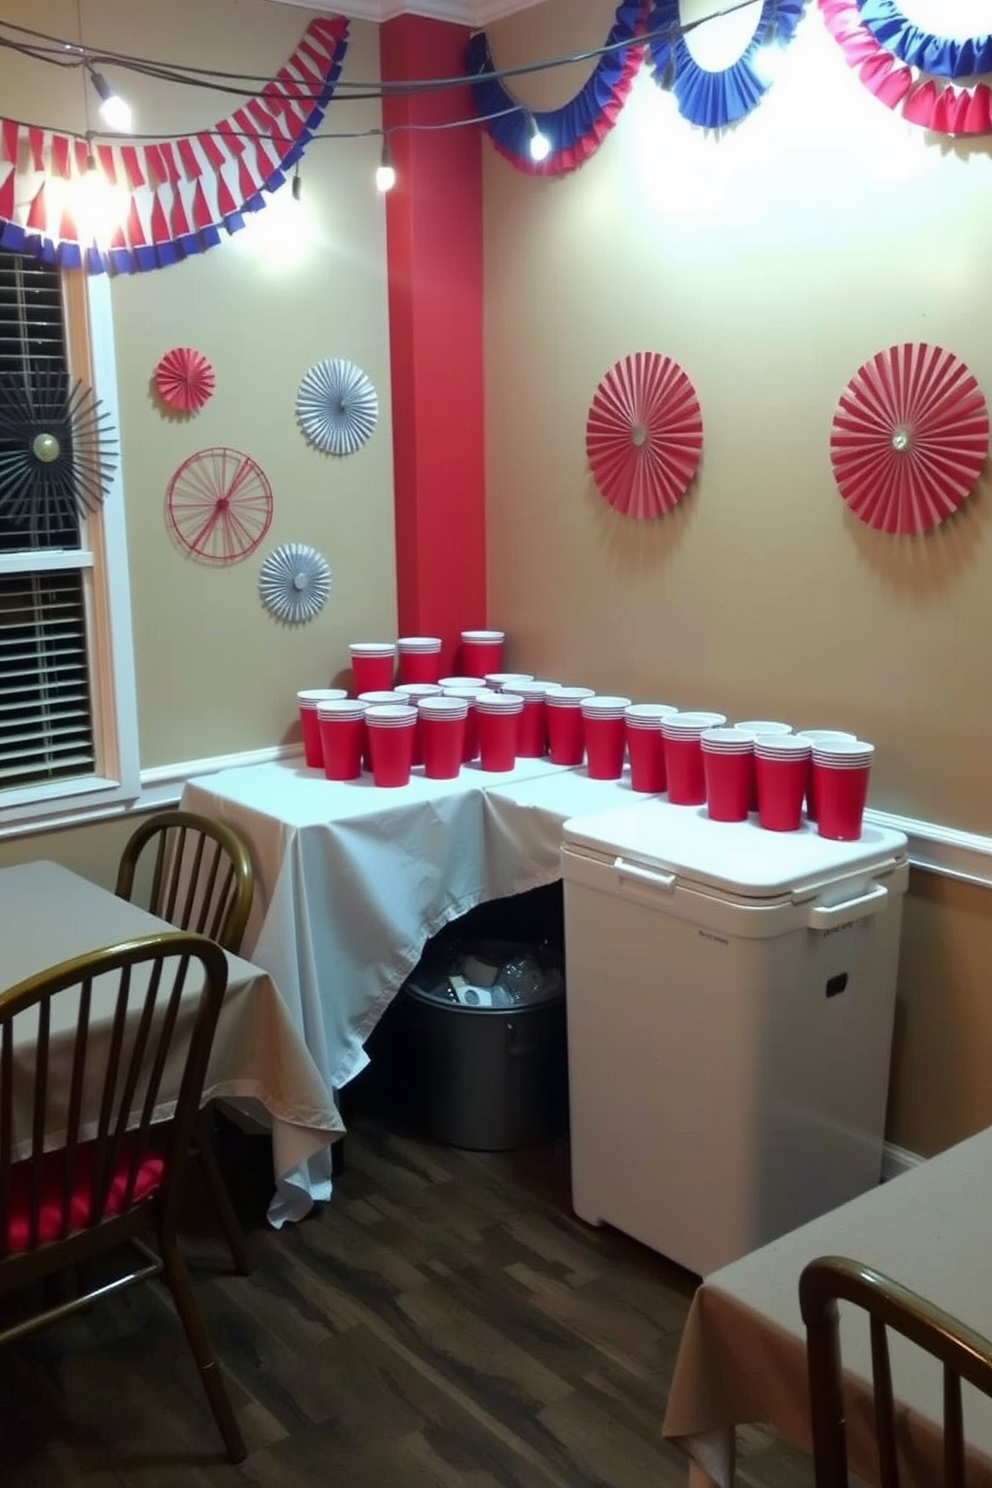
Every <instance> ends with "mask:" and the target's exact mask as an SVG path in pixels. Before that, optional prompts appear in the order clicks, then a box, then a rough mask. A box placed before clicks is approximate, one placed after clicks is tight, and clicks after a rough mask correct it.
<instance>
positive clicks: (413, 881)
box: [182, 760, 562, 1089]
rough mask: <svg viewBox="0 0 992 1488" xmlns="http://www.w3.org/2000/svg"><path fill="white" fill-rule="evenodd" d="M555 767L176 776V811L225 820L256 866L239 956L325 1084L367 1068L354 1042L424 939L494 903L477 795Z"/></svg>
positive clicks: (558, 770) (288, 767) (262, 768)
mask: <svg viewBox="0 0 992 1488" xmlns="http://www.w3.org/2000/svg"><path fill="white" fill-rule="evenodd" d="M561 774H562V767H561V766H556V765H552V764H549V763H548V762H547V761H546V760H520V761H519V762H518V764H517V766H516V768H515V769H513V770H511V771H508V772H506V773H505V774H493V773H488V772H486V771H483V770H481V769H479V768H478V767H477V766H471V765H469V766H466V767H465V768H463V770H462V772H461V774H460V775H459V776H458V777H457V779H455V780H427V779H426V778H425V777H424V776H423V774H422V772H420V771H415V772H414V774H413V776H412V778H411V780H410V783H409V785H406V786H402V787H399V788H397V789H389V790H387V789H381V788H378V789H377V788H376V787H375V786H374V785H373V784H372V781H371V777H369V776H367V775H366V776H363V777H362V778H361V780H356V781H346V782H341V783H338V782H334V781H329V780H326V779H325V778H324V776H323V774H322V773H321V772H319V771H317V770H309V769H307V768H306V767H305V766H303V764H302V763H296V762H279V763H276V764H269V765H259V766H252V767H248V768H242V769H234V770H224V771H221V772H220V773H218V774H216V775H207V776H200V777H198V778H197V779H194V780H191V781H189V783H188V785H187V786H186V790H185V791H184V793H183V801H182V804H183V807H184V808H185V809H187V810H189V811H197V812H201V813H202V814H204V815H206V816H212V817H214V818H216V819H218V820H220V821H223V822H226V823H227V824H228V825H229V826H231V827H233V828H234V829H235V830H236V831H237V832H239V834H240V835H241V836H242V837H243V838H244V839H245V841H246V842H247V844H248V846H249V848H250V850H251V853H252V857H253V859H254V863H255V874H256V903H255V906H254V909H253V914H252V918H251V920H250V922H249V925H248V931H247V934H246V937H245V948H246V951H247V953H248V954H249V955H250V956H252V957H253V958H254V959H255V960H256V961H257V962H258V964H259V965H261V966H264V967H266V968H267V969H268V970H269V971H270V972H271V973H272V975H273V977H274V978H275V980H276V981H277V983H278V985H279V990H280V992H281V993H282V995H283V998H284V1000H285V1001H286V1003H287V1005H288V1007H289V1008H290V1010H291V1012H292V1014H293V1016H294V1018H295V1019H296V1021H297V1025H298V1026H299V1027H300V1028H301V1029H302V1030H303V1033H304V1036H305V1038H306V1041H307V1046H308V1048H309V1049H310V1052H311V1053H312V1054H313V1056H314V1059H315V1060H316V1062H317V1064H318V1066H319V1068H320V1069H321V1071H322V1072H323V1074H324V1077H325V1079H326V1080H327V1082H328V1084H330V1085H331V1086H333V1087H334V1088H335V1089H340V1088H341V1087H342V1086H343V1085H346V1084H347V1083H348V1081H349V1080H351V1079H353V1078H354V1077H355V1075H357V1074H358V1073H359V1071H360V1070H362V1069H363V1068H364V1067H365V1065H366V1064H367V1063H368V1056H367V1055H366V1053H365V1049H364V1047H363V1045H364V1042H365V1040H366V1039H367V1038H368V1035H369V1033H370V1032H371V1031H372V1029H373V1028H374V1027H375V1024H376V1023H377V1022H378V1020H379V1018H380V1017H381V1016H382V1014H383V1012H384V1011H385V1009H386V1007H387V1006H388V1004H389V1002H390V1001H391V1000H392V998H393V997H394V996H395V995H396V993H397V992H398V991H399V989H400V987H401V986H402V984H403V982H404V981H405V979H406V977H407V976H408V975H409V973H410V972H411V971H412V970H413V968H414V966H416V964H417V962H418V960H419V959H420V955H421V952H422V950H423V947H424V944H425V942H426V941H427V940H428V939H429V938H430V936H432V935H434V934H435V933H436V932H437V931H438V930H441V929H443V927H444V926H445V925H446V924H448V923H449V922H450V921H451V920H454V919H457V918H458V916H459V915H462V914H464V913H465V912H466V911H467V910H469V909H473V908H474V907H475V906H476V905H477V904H481V903H483V902H484V901H485V900H487V899H491V898H494V897H496V896H497V895H498V894H499V893H502V892H503V890H502V889H501V888H499V887H495V886H494V883H493V874H492V867H491V859H490V853H489V850H488V842H487V838H486V833H485V815H484V808H483V800H484V796H485V794H486V793H487V792H488V791H490V790H492V789H495V788H497V787H502V786H506V785H509V784H515V783H516V782H519V781H521V780H528V779H536V780H544V781H548V780H549V779H551V778H553V777H554V776H556V775H561Z"/></svg>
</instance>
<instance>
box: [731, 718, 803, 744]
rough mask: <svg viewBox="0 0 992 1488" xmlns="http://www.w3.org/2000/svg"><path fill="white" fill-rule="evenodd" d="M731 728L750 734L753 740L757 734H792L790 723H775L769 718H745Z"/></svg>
mask: <svg viewBox="0 0 992 1488" xmlns="http://www.w3.org/2000/svg"><path fill="white" fill-rule="evenodd" d="M733 726H734V728H735V729H740V730H741V731H742V732H743V733H746V734H750V735H751V737H752V738H755V739H756V738H757V737H758V735H759V734H791V733H792V724H791V723H776V722H775V721H774V720H773V719H770V718H745V719H744V721H743V722H742V723H735V724H734V725H733Z"/></svg>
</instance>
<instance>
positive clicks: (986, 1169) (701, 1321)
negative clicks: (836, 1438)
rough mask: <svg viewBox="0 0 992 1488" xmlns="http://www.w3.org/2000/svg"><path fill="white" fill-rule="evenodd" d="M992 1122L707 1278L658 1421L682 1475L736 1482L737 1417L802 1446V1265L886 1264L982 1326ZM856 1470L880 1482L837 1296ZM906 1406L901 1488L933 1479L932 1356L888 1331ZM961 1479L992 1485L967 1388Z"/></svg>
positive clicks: (937, 1405) (979, 1486) (990, 1430)
mask: <svg viewBox="0 0 992 1488" xmlns="http://www.w3.org/2000/svg"><path fill="white" fill-rule="evenodd" d="M990 1191H992V1129H989V1130H988V1131H984V1132H981V1133H979V1134H978V1135H977V1136H975V1137H971V1138H969V1139H968V1140H967V1141H965V1142H961V1143H959V1144H958V1145H957V1146H956V1147H952V1148H950V1149H949V1150H948V1151H947V1152H944V1153H941V1154H940V1156H938V1157H934V1158H931V1159H930V1161H929V1162H926V1163H922V1164H921V1165H920V1166H919V1167H917V1168H914V1169H912V1170H911V1171H910V1172H908V1173H905V1174H903V1175H902V1176H901V1177H899V1178H896V1179H893V1180H892V1181H890V1182H889V1183H885V1184H882V1185H881V1186H880V1187H878V1188H875V1189H872V1190H871V1192H869V1193H867V1194H862V1195H861V1197H860V1198H857V1199H853V1200H852V1201H851V1202H850V1203H849V1204H844V1205H842V1206H841V1207H840V1208H839V1209H835V1210H834V1211H833V1212H832V1213H830V1214H826V1215H823V1216H822V1218H820V1219H816V1220H813V1221H811V1222H810V1223H809V1224H806V1225H803V1226H801V1227H800V1228H799V1229H797V1230H793V1231H792V1233H791V1234H788V1235H784V1236H782V1238H781V1239H779V1240H775V1241H773V1242H772V1243H771V1244H770V1245H765V1246H763V1247H762V1248H761V1249H760V1250H756V1251H754V1252H752V1254H751V1255H747V1256H743V1257H742V1258H741V1259H740V1260H738V1261H734V1262H733V1263H732V1264H731V1265H729V1266H724V1267H723V1268H722V1269H721V1270H719V1271H714V1272H712V1273H711V1274H710V1275H709V1276H707V1277H706V1278H705V1280H704V1282H703V1285H702V1286H701V1287H700V1288H699V1290H698V1291H697V1292H696V1295H695V1297H694V1299H693V1302H692V1306H691V1309H690V1312H689V1316H688V1318H687V1320H686V1324H685V1329H684V1331H683V1335H682V1341H681V1344H680V1346H679V1354H678V1359H677V1361H676V1366H675V1375H674V1379H673V1382H672V1388H671V1391H670V1394H669V1398H668V1407H667V1411H666V1415H665V1421H664V1432H665V1435H666V1436H668V1437H672V1438H674V1439H675V1440H676V1441H677V1442H678V1443H679V1444H680V1446H682V1447H683V1448H684V1449H685V1451H686V1452H687V1453H688V1454H689V1456H690V1459H691V1468H690V1474H689V1477H690V1482H692V1483H693V1484H696V1485H698V1488H702V1485H704V1484H707V1485H709V1484H718V1485H720V1488H731V1485H732V1484H733V1482H734V1466H735V1464H734V1427H735V1426H737V1425H742V1424H744V1423H746V1422H761V1423H764V1424H767V1425H769V1426H771V1427H772V1428H773V1429H774V1430H776V1431H777V1432H778V1433H779V1434H780V1435H781V1436H783V1437H785V1438H786V1439H787V1440H788V1441H790V1442H792V1443H793V1444H795V1445H796V1446H799V1447H803V1448H805V1449H807V1450H810V1425H809V1397H808V1390H807V1385H806V1353H805V1348H806V1340H805V1330H804V1328H803V1324H802V1318H801V1316H800V1312H799V1275H800V1272H801V1271H802V1269H803V1267H804V1266H805V1264H806V1263H807V1261H810V1260H813V1259H814V1258H815V1257H817V1256H824V1255H842V1256H848V1257H850V1258H851V1259H852V1260H855V1261H860V1262H861V1263H862V1264H864V1265H867V1266H872V1267H874V1269H875V1270H877V1271H881V1272H884V1273H885V1274H886V1275H888V1276H891V1277H892V1278H893V1279H894V1280H895V1281H898V1282H901V1283H902V1284H903V1285H904V1286H907V1287H909V1288H910V1289H911V1290H912V1291H915V1292H918V1293H920V1294H921V1295H922V1296H924V1297H926V1298H928V1299H929V1300H930V1301H931V1302H934V1303H936V1305H937V1306H938V1307H942V1308H944V1309H946V1311H948V1312H950V1313H952V1314H953V1315H955V1316H957V1317H960V1318H961V1319H963V1320H964V1321H965V1322H967V1323H968V1324H969V1326H970V1327H972V1328H975V1329H977V1330H978V1331H979V1332H980V1333H984V1334H985V1335H986V1336H988V1337H992V1202H990V1198H989V1195H990ZM841 1346H842V1353H843V1358H844V1365H845V1370H846V1371H847V1375H846V1385H845V1388H846V1398H847V1430H848V1442H849V1451H850V1453H851V1465H852V1470H853V1471H854V1472H856V1473H857V1474H858V1475H859V1476H860V1477H862V1478H865V1479H866V1480H867V1481H869V1482H875V1481H877V1477H876V1471H877V1469H876V1466H875V1462H874V1454H873V1448H872V1440H873V1432H872V1417H871V1389H870V1384H869V1383H868V1382H869V1381H870V1379H871V1365H870V1352H869V1339H868V1327H867V1321H866V1315H865V1314H864V1313H863V1312H860V1311H859V1310H858V1309H855V1308H851V1307H849V1306H848V1305H847V1304H846V1303H842V1304H841ZM890 1349H891V1356H892V1370H893V1385H894V1389H895V1394H896V1397H897V1399H898V1400H899V1401H900V1402H901V1404H902V1407H903V1408H902V1410H901V1411H900V1414H899V1423H898V1436H899V1450H900V1455H901V1457H902V1459H903V1477H902V1481H903V1483H904V1484H905V1485H906V1488H930V1485H932V1484H933V1483H937V1482H941V1481H942V1477H941V1470H942V1469H941V1462H940V1455H939V1453H940V1437H939V1427H938V1425H936V1424H935V1423H939V1422H940V1421H941V1420H942V1396H941V1373H940V1368H939V1365H937V1364H936V1363H935V1361H934V1360H932V1359H930V1358H929V1357H928V1356H927V1355H925V1354H924V1353H923V1352H922V1351H921V1350H919V1349H917V1348H915V1347H914V1346H913V1345H911V1344H907V1343H906V1342H905V1341H904V1340H903V1339H901V1338H900V1337H898V1336H897V1335H895V1334H890ZM964 1390H965V1394H964V1398H965V1428H966V1439H967V1441H968V1443H969V1477H968V1483H969V1488H992V1401H990V1400H989V1399H988V1398H987V1397H985V1396H983V1395H980V1394H978V1393H977V1392H976V1391H974V1390H972V1389H971V1388H970V1386H965V1387H964Z"/></svg>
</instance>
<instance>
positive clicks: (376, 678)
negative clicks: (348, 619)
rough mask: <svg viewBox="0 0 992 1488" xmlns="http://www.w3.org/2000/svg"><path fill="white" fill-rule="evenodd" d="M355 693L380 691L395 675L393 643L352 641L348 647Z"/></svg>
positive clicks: (390, 683) (389, 683)
mask: <svg viewBox="0 0 992 1488" xmlns="http://www.w3.org/2000/svg"><path fill="white" fill-rule="evenodd" d="M348 653H349V655H350V657H351V675H352V677H353V678H354V682H355V692H356V693H359V692H371V691H374V690H378V691H382V690H384V689H385V688H387V687H391V686H392V682H393V677H394V675H395V673H396V642H395V641H352V642H351V644H350V645H349V647H348Z"/></svg>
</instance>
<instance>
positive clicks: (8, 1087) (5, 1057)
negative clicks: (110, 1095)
mask: <svg viewBox="0 0 992 1488" xmlns="http://www.w3.org/2000/svg"><path fill="white" fill-rule="evenodd" d="M13 1106H14V1030H13V1027H12V1025H11V1024H10V1023H4V1024H2V1025H0V1214H9V1213H10V1185H11V1179H10V1169H11V1164H12V1162H13V1146H14V1115H13ZM7 1251H8V1237H7V1226H6V1225H0V1260H2V1259H3V1258H4V1257H5V1256H6V1255H7Z"/></svg>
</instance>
